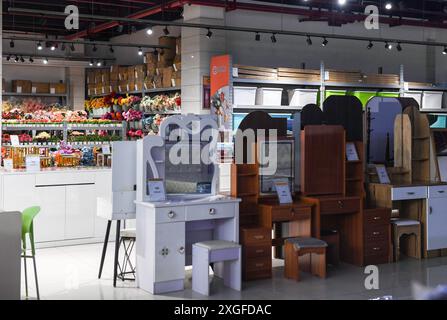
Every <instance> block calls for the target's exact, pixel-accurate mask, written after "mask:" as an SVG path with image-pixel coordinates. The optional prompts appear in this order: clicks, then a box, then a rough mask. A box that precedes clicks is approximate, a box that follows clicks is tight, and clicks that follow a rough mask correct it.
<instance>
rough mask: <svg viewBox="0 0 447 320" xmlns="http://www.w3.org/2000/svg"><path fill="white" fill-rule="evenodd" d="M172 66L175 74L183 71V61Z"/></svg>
mask: <svg viewBox="0 0 447 320" xmlns="http://www.w3.org/2000/svg"><path fill="white" fill-rule="evenodd" d="M172 66H173V67H174V71H175V72H178V71H180V70H182V62H181V61H180V62H175V61H174V63H173V65H172Z"/></svg>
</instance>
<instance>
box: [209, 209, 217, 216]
mask: <svg viewBox="0 0 447 320" xmlns="http://www.w3.org/2000/svg"><path fill="white" fill-rule="evenodd" d="M209 214H210V215H211V216H214V215H216V209H214V208H211V209H210V211H209Z"/></svg>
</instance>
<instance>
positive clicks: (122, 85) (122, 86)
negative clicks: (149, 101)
mask: <svg viewBox="0 0 447 320" xmlns="http://www.w3.org/2000/svg"><path fill="white" fill-rule="evenodd" d="M128 85H129V82H128V80H121V81H120V82H118V91H119V92H120V93H124V92H127V91H129V88H128Z"/></svg>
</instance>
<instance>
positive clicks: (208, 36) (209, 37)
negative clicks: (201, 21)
mask: <svg viewBox="0 0 447 320" xmlns="http://www.w3.org/2000/svg"><path fill="white" fill-rule="evenodd" d="M212 36H213V32H212V31H211V30H210V29H209V28H208V32H207V33H206V37H207V38H208V39H211V37H212Z"/></svg>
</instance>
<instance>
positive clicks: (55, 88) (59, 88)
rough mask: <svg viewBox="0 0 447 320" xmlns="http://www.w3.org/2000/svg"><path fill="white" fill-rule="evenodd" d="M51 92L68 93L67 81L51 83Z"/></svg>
mask: <svg viewBox="0 0 447 320" xmlns="http://www.w3.org/2000/svg"><path fill="white" fill-rule="evenodd" d="M50 93H51V94H65V93H67V86H66V85H65V83H50Z"/></svg>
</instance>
